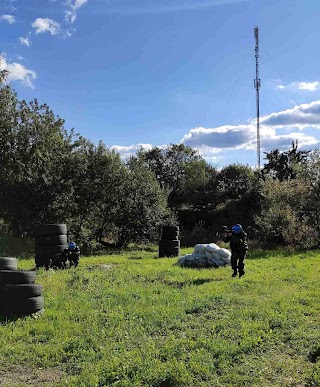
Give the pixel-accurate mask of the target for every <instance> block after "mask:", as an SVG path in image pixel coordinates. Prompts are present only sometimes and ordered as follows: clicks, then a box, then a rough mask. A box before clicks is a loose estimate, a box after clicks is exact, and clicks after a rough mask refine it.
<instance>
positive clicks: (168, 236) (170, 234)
mask: <svg viewBox="0 0 320 387" xmlns="http://www.w3.org/2000/svg"><path fill="white" fill-rule="evenodd" d="M161 239H167V240H168V239H169V240H178V239H179V233H178V232H175V231H170V232H168V231H166V232H164V233H162V238H161Z"/></svg>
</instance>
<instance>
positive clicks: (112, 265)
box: [96, 263, 117, 270]
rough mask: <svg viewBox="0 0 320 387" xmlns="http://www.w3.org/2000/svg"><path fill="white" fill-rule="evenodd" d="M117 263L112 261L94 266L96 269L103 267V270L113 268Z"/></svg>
mask: <svg viewBox="0 0 320 387" xmlns="http://www.w3.org/2000/svg"><path fill="white" fill-rule="evenodd" d="M116 266H117V265H115V264H114V263H110V264H108V265H107V264H105V265H103V264H101V265H97V266H96V267H97V268H98V269H104V270H110V269H113V268H114V267H116Z"/></svg>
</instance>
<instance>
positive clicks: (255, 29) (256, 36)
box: [254, 27, 260, 171]
mask: <svg viewBox="0 0 320 387" xmlns="http://www.w3.org/2000/svg"><path fill="white" fill-rule="evenodd" d="M254 37H255V40H256V47H255V52H256V54H255V57H256V79H255V80H254V88H255V89H256V104H257V167H258V170H259V171H260V122H259V120H260V101H259V90H260V79H259V28H258V27H254Z"/></svg>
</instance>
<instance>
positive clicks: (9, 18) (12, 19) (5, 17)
mask: <svg viewBox="0 0 320 387" xmlns="http://www.w3.org/2000/svg"><path fill="white" fill-rule="evenodd" d="M1 20H5V21H6V22H8V23H9V24H13V23H15V22H16V19H15V17H14V16H12V15H1V16H0V21H1Z"/></svg>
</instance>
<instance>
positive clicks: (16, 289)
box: [0, 284, 43, 300]
mask: <svg viewBox="0 0 320 387" xmlns="http://www.w3.org/2000/svg"><path fill="white" fill-rule="evenodd" d="M42 292H43V288H42V285H40V284H7V285H0V300H2V299H5V298H10V299H11V298H18V297H19V298H30V297H38V296H41V295H42Z"/></svg>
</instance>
